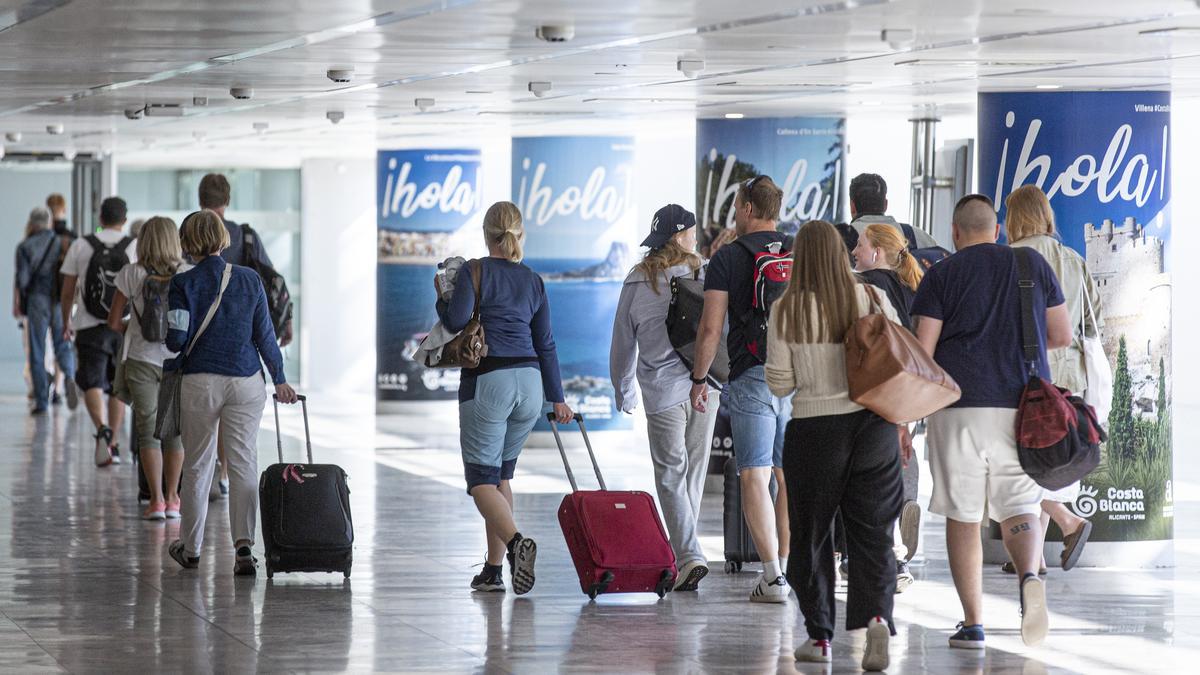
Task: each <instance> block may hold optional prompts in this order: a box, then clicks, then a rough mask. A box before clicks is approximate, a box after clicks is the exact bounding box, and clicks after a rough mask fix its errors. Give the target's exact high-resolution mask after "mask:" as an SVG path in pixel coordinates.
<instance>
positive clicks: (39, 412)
mask: <svg viewBox="0 0 1200 675" xmlns="http://www.w3.org/2000/svg"><path fill="white" fill-rule="evenodd" d="M29 414H30V416H32V417H45V416H46V415H49V414H50V411H49V410H47V409H45V408H34V409H33V410H30V411H29Z"/></svg>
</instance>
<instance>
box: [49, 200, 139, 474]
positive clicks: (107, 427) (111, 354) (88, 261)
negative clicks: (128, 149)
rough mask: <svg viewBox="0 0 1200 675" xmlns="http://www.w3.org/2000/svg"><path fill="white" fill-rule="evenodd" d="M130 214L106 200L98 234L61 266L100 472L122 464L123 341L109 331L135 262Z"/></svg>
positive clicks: (67, 319)
mask: <svg viewBox="0 0 1200 675" xmlns="http://www.w3.org/2000/svg"><path fill="white" fill-rule="evenodd" d="M126 212H127V208H126V206H125V200H123V199H121V198H120V197H109V198H108V199H105V200H104V201H103V202H102V203H101V204H100V226H101V229H100V231H99V232H96V233H95V234H92V235H88V236H86V237H81V238H79V239H76V240H75V242H74V243H73V244H71V248H70V249H69V250H68V251H67V257H66V259H65V260H64V261H63V264H62V275H63V287H62V317H63V325H64V326H66V328H65V329H64V331H63V333H64V336H65V337H66V338H67V339H68V340H70V339H72V338H73V339H74V340H75V351H76V353H77V354H78V355H79V364H78V368H77V370H76V372H75V382H76V384H78V385H79V388H80V389H81V390H83V401H84V405H85V406H87V411H88V415H90V416H91V418H92V423H93V424H95V425H96V451H95V460H96V466H108V465H109V464H119V463H120V462H121V454H120V446H119V444H118V443H117V442H116V437H115V432H114V431H113V430H114V429H120V428H121V418H122V417H123V416H124V413H125V404H124V403H122V402H121V400H120V399H119V398H117V397H116V396H112V395H111V394H112V383H113V378H114V377H115V375H116V365H117V357H118V356H119V353H118V352H119V350H120V346H121V336H120V335H119V334H118V333H116V332H115V331H113V330H112V329H111V328H109V327H108V310H109V308H110V306H111V305H112V301H113V296H114V295H115V294H116V291H117V286H116V278H117V273H118V272H120V271H121V268H123V267H125V265H127V264H129V263H131V262H136V261H137V248H136V246H135V243H134V240H133V239H131V238H130V237H127V236H125V233H124V232H123V231H122V228H124V226H125V216H126ZM76 305H78V311H75V309H76ZM105 396H108V402H107V412H108V415H107V417H106V416H105V408H106V403H105V400H104V397H105Z"/></svg>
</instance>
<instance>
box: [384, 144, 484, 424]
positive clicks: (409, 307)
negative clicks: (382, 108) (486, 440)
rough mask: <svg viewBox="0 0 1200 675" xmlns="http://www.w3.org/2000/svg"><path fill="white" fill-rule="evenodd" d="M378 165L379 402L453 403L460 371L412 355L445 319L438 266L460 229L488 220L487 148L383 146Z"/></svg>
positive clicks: (457, 247) (457, 243) (454, 248)
mask: <svg viewBox="0 0 1200 675" xmlns="http://www.w3.org/2000/svg"><path fill="white" fill-rule="evenodd" d="M376 167H377V168H376V207H377V210H376V212H375V214H376V219H377V222H378V233H379V234H378V237H379V241H378V244H379V245H378V262H379V264H378V266H377V268H376V270H377V271H376V285H377V291H378V299H377V300H376V313H377V320H378V321H377V328H376V352H377V360H378V365H377V366H376V392H377V395H378V400H379V401H412V400H452V399H454V398H456V397H457V395H458V383H459V371H457V370H441V369H430V368H425V367H424V366H422V365H421V364H419V363H418V362H416V361H414V360H413V354H414V352H415V351H416V348H417V346H418V345H419V344H420V343H421V340H422V339H423V338H424V337H425V334H426V333H427V332H428V331H429V329H430V328H432V327H433V325H434V324H435V323H436V322H437V320H438V318H437V311H436V309H435V308H434V301H435V299H436V298H435V295H434V290H433V277H434V274H435V273H436V272H437V264H438V263H440V262H442V261H443V260H445V259H446V258H447V257H449V256H452V255H458V254H460V252H461V250H462V248H463V246H462V244H461V240H462V239H461V236H460V230H464V228H465V226H467V225H470V224H474V225H475V226H476V228H478V226H479V225H480V224H481V220H480V219H481V218H482V215H481V213H482V212H481V206H482V204H481V201H480V200H481V199H482V196H481V193H480V191H479V189H480V184H479V181H480V151H479V150H475V149H436V150H381V151H379V153H378V157H377V162H376ZM472 231H473V229H468V230H465V231H464V232H466V233H469V232H472Z"/></svg>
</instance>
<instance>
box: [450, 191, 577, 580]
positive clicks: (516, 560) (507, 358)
mask: <svg viewBox="0 0 1200 675" xmlns="http://www.w3.org/2000/svg"><path fill="white" fill-rule="evenodd" d="M483 236H484V238H485V239H486V240H487V246H488V253H489V255H488V257H486V258H483V259H482V260H481V261H480V262H481V279H480V289H481V293H480V306H479V320H480V321H481V322H482V323H483V330H484V334H485V336H486V339H487V346H488V355H487V357H485V358H484V359H483V360H482V361H481V362H480V364H479V366H478V367H477V368H464V369H463V371H462V384H461V386H460V388H459V393H458V418H459V428H460V432H459V433H460V440H461V445H462V456H463V468H464V472H465V474H466V479H467V492H468V493H469V494H470V495H471V496H472V497H473V498H474V499H475V506H476V507H477V508H478V509H479V513H480V514H481V515H482V516H483V519H484V523H485V525H486V529H487V540H488V552H487V560H486V561H485V562H484V565H483V571H482V572H480V573H479V575H477V576H476V577H475V578H474V579H473V580H472V581H471V588H473V589H475V590H477V591H503V590H504V577H503V570H504V568H503V565H502V563H503V562H504V558H505V556H506V555H507V557H508V562H509V565H510V567H511V571H512V576H513V590H514V591H515V592H516V593H517V594H518V595H521V594H524V593H528V592H529V590H530V589H532V588H533V581H534V574H533V566H534V560H535V558H536V557H537V544H535V543H534V541H533V540H532V539H530V538H528V537H522V536H521V533H520V532H518V531H517V526H516V523H515V521H514V520H513V508H512V488H511V487H510V486H509V481H510V480H511V479H512V477H513V470H514V469H515V468H516V465H517V457H518V456H519V455H520V454H521V448H522V447H523V446H524V445H525V440H526V439H527V438H529V433H530V432H531V431H533V425H534V423H536V422H537V419H538V416H540V415H541V413H542V407H543V404H544V401H549V402H550V403H552V404H553V406H554V414H555V417H557V419H558V421H559V422H560V423H562V424H566V423H567V422H570V421H571V420H572V419H573V418H574V413H573V412H572V411H571V409H570V408H569V407H568V406H567V404H566V403H565V402H564V397H563V389H562V378H561V375H560V374H559V370H558V353H557V352H556V351H555V347H554V335H553V334H552V333H551V330H550V304H549V302H548V301H547V300H546V288H545V285H544V284H543V283H542V278H541V277H539V276H538V275H537V273H536V272H534V271H533V270H531V269H529V268H528V267H526V266H525V265H522V264H521V259H522V258H523V257H524V253H523V251H522V243H523V242H524V240H525V228H524V225H523V224H522V222H521V212H520V211H519V210H518V209H517V207H516V205H515V204H513V203H512V202H497V203H495V204H493V205H492V207H491V208H489V209H488V211H487V214H486V215H485V216H484V218H483ZM437 311H438V316H439V317H440V318H441V320H442V324H443V325H444V326H445V327H446V328H447V329H448V330H450V331H453V332H457V331H460V330H462V329H463V328H464V327H465V326H466V325H467V322H468V321H470V320H471V317H472V315H473V314H474V312H475V288H474V281H473V279H472V277H471V271H470V268H469V266H467V265H464V266H463V267H462V269H461V271H460V272H459V274H458V280H457V281H456V282H455V287H454V295H453V297H452V298H451V299H450V302H449V303H445V302H442V301H441V300H439V301H438V303H437Z"/></svg>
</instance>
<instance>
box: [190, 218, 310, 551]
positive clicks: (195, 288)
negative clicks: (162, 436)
mask: <svg viewBox="0 0 1200 675" xmlns="http://www.w3.org/2000/svg"><path fill="white" fill-rule="evenodd" d="M185 223H186V224H187V225H188V227H187V228H185V229H184V233H183V241H182V244H183V252H184V253H186V254H187V255H188V256H189V257H191V258H192V259H193V260H195V261H196V266H195V267H193V268H192V269H191V270H189V271H187V272H184V273H182V274H177V275H175V277H174V278H173V279H171V290H170V293H169V296H168V303H169V304H168V306H169V313H168V314H167V320H168V327H169V330H168V331H167V347H168V348H169V349H170V350H171V351H173V352H178V353H179V357H178V358H177V359H176V360H175V364H174V368H182V369H183V384H182V391H181V393H180V405H179V421H180V432H181V435H182V436H183V449H184V459H183V490H182V491H181V492H180V499H181V501H182V509H181V510H182V519H181V523H180V536H181V537H182V538H181V539H176V540H175V541H173V542H171V545H170V546H169V547H168V552H169V553H170V554H171V557H172V558H174V559H175V561H176V562H178V563H179V564H180V565H182V566H183V567H185V568H195V567H197V566H199V564H200V548H201V546H202V545H203V543H204V521H205V519H206V518H207V516H208V491H209V489H210V487H211V484H212V480H213V473H214V468H215V466H216V461H217V431H218V429H220V433H221V440H222V441H223V443H224V445H225V452H226V459H228V461H229V478H230V481H229V529H230V533H231V534H232V537H233V545H234V550H235V552H236V553H235V557H234V567H233V573H234V574H237V575H253V574H255V567H256V566H255V562H256V561H255V559H254V556H253V554H252V552H251V548H250V547H251V546H253V545H254V526H255V516H256V514H257V513H258V448H257V443H256V442H255V441H256V439H257V437H258V425H259V422H260V421H261V420H262V412H263V404H264V403H265V401H266V397H267V394H266V389H265V388H264V386H263V377H262V365H263V363H266V365H267V369H268V370H269V371H270V372H271V380H272V381H273V382H274V383H275V394H276V396H278V397H279V400H280V401H282V402H284V403H295V402H296V392H295V391H293V390H292V388H291V387H290V386H288V384H287V380H286V379H285V377H284V374H283V356H282V355H281V354H280V353H279V345H277V344H276V342H275V329H274V327H273V326H272V325H271V317H270V314H269V312H268V311H267V296H266V292H265V291H264V290H263V285H262V280H261V279H259V277H258V274H256V273H255V272H254V271H253V270H251V269H249V268H246V267H239V266H237V265H231V264H229V263H226V262H225V261H224V260H222V259H221V255H220V254H221V251H222V250H223V249H224V248H226V247H227V246H229V233H228V232H227V231H226V230H225V225H224V223H222V222H221V218H220V216H218V215H217V214H216V213H213V212H212V211H201V212H199V213H196V214H193V215H191V216H189V217H188V219H187V220H186V221H185ZM213 307H216V311H215V312H212V313H211V320H210V319H209V316H210V308H213ZM193 343H194V344H193ZM189 348H190V350H191V351H190V353H189Z"/></svg>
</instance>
